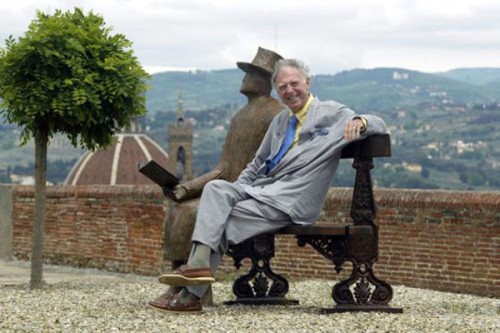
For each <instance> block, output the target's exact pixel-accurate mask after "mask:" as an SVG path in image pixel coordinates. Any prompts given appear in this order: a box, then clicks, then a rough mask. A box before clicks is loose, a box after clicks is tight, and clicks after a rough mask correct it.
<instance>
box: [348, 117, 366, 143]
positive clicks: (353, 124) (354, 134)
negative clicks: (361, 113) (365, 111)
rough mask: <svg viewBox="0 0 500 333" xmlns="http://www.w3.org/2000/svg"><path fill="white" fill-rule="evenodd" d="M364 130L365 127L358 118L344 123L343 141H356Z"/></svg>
mask: <svg viewBox="0 0 500 333" xmlns="http://www.w3.org/2000/svg"><path fill="white" fill-rule="evenodd" d="M365 130H366V126H365V124H364V123H363V121H362V120H361V119H360V118H355V119H352V120H349V121H348V122H346V123H345V127H344V139H346V140H347V141H349V140H354V139H357V138H359V136H360V135H361V133H363V132H364V131H365Z"/></svg>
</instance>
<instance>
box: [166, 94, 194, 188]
mask: <svg viewBox="0 0 500 333" xmlns="http://www.w3.org/2000/svg"><path fill="white" fill-rule="evenodd" d="M168 154H169V156H170V165H169V170H174V174H175V175H176V176H177V178H179V179H180V180H181V181H186V180H190V179H193V124H192V123H191V122H187V121H185V120H184V109H183V106H182V93H181V92H180V91H179V99H178V107H177V122H176V123H174V124H169V125H168Z"/></svg>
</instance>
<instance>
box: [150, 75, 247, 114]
mask: <svg viewBox="0 0 500 333" xmlns="http://www.w3.org/2000/svg"><path fill="white" fill-rule="evenodd" d="M243 75H244V73H243V72H242V71H241V70H239V69H227V70H216V71H190V72H164V73H157V74H153V75H152V79H151V81H150V82H149V86H150V89H149V90H148V92H147V93H146V101H147V102H146V107H147V109H148V110H149V112H150V113H153V114H154V113H156V112H158V111H175V110H177V101H178V96H179V92H181V93H182V99H183V102H184V108H185V109H187V110H202V109H206V108H210V107H215V106H219V105H222V104H228V103H229V104H232V103H238V104H243V103H245V102H246V98H245V96H243V95H242V94H240V93H239V87H240V85H241V80H242V79H243Z"/></svg>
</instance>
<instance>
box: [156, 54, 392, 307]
mask: <svg viewBox="0 0 500 333" xmlns="http://www.w3.org/2000/svg"><path fill="white" fill-rule="evenodd" d="M271 80H272V82H273V86H274V88H275V90H276V92H277V93H278V95H279V97H280V99H281V101H282V102H283V103H284V104H285V105H286V106H287V107H286V108H284V110H283V111H281V112H280V113H279V114H278V115H276V117H275V118H274V119H273V121H272V122H271V124H270V126H269V128H268V130H267V132H266V135H265V136H264V139H263V141H262V143H261V145H260V147H259V149H258V151H257V153H256V155H255V158H254V159H253V160H252V162H250V163H249V164H248V165H247V167H246V168H245V169H244V170H243V172H242V173H241V174H240V176H239V177H238V179H237V180H236V181H235V182H234V183H231V182H228V181H224V180H214V181H211V182H209V183H208V184H207V185H206V186H205V188H204V190H203V194H202V196H201V200H200V206H199V210H198V215H197V218H196V225H195V229H194V232H193V236H192V248H191V254H190V256H189V259H188V262H187V265H184V266H181V267H179V269H178V270H176V271H174V272H172V273H167V274H164V275H162V276H160V278H159V280H160V282H161V283H165V284H168V285H170V286H177V287H182V288H181V289H180V292H178V293H174V294H173V295H172V296H171V297H169V299H168V300H167V301H166V303H165V304H164V306H163V307H162V310H165V311H171V312H196V311H200V310H201V304H200V301H199V298H200V297H201V296H202V295H203V293H204V292H205V291H206V290H207V289H208V285H209V284H210V283H212V282H214V281H215V279H214V275H213V274H214V272H215V270H216V268H217V266H218V264H219V262H220V259H221V257H222V255H223V254H224V253H225V252H226V251H227V247H228V245H229V244H237V243H240V242H242V241H244V240H246V239H248V238H251V237H253V236H255V235H258V234H261V233H265V232H273V231H276V230H278V229H280V228H282V227H285V226H287V225H290V224H311V223H314V222H315V220H316V219H317V218H318V216H319V213H320V210H321V207H322V206H323V203H324V200H325V198H326V194H327V191H328V188H329V186H330V184H331V181H332V179H333V176H334V174H335V171H336V169H337V166H338V163H339V159H340V152H341V150H342V148H343V147H344V146H345V145H347V144H348V143H349V142H351V141H352V140H357V139H360V138H362V137H364V136H367V135H370V134H373V133H384V132H386V131H387V129H386V126H385V123H384V122H383V120H382V119H380V118H378V117H376V116H372V115H356V114H355V113H354V112H353V111H352V110H350V109H349V108H347V107H346V106H344V105H342V104H339V103H337V102H333V101H326V102H322V101H319V100H318V99H317V98H315V97H313V95H312V94H311V93H310V77H309V69H308V68H307V66H305V65H304V64H303V63H302V62H301V61H299V60H294V59H283V60H280V61H278V62H277V63H276V66H275V70H274V72H273V76H272V79H271Z"/></svg>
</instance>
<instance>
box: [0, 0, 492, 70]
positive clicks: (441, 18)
mask: <svg viewBox="0 0 500 333" xmlns="http://www.w3.org/2000/svg"><path fill="white" fill-rule="evenodd" d="M75 6H78V7H81V8H83V9H84V10H85V11H90V10H93V11H94V12H95V13H98V14H100V15H102V16H103V17H104V18H105V19H106V22H107V26H112V27H113V28H114V31H115V32H117V33H122V34H124V35H125V36H127V38H128V39H129V40H131V41H132V42H133V43H134V46H133V48H134V52H135V54H136V55H137V56H138V58H139V60H140V61H141V63H142V65H143V66H144V68H146V70H148V71H150V72H151V73H154V72H158V71H162V70H166V69H192V68H197V69H202V70H210V69H223V68H235V66H236V61H251V59H252V58H253V56H254V55H255V52H256V50H257V47H258V46H262V47H265V48H269V49H273V50H277V51H278V53H280V54H281V55H283V56H285V57H292V58H300V59H302V60H304V61H305V62H306V63H307V64H308V65H309V66H310V67H311V71H312V72H313V74H334V73H336V72H338V71H341V70H347V69H353V68H374V67H388V66H390V67H403V68H408V69H414V70H420V71H424V72H438V71H446V70H449V69H453V68H458V67H500V1H498V0H345V1H344V0H323V1H320V0H302V1H300V0H245V1H241V0H0V45H1V46H4V40H5V38H7V37H8V36H9V35H13V36H14V37H19V36H21V35H23V34H24V32H25V31H26V30H27V28H28V25H29V23H30V22H31V21H32V20H33V19H34V17H35V13H36V10H37V9H39V10H41V11H43V12H46V13H53V11H54V10H55V9H63V10H67V9H73V8H74V7H75Z"/></svg>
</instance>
